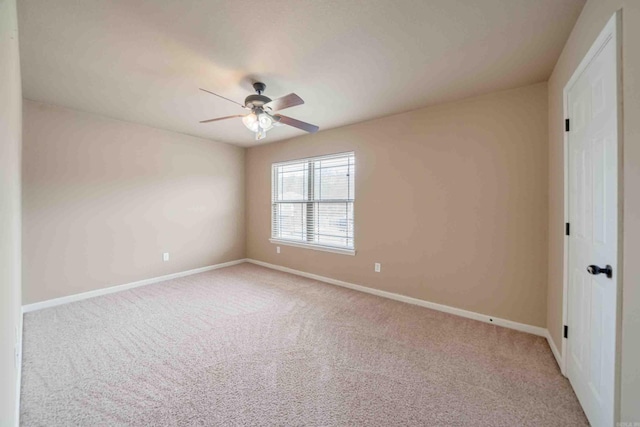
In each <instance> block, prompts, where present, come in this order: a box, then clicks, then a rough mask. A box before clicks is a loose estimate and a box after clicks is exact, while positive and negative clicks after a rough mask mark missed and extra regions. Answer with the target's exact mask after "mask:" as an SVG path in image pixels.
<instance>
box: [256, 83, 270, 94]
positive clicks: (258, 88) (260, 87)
mask: <svg viewBox="0 0 640 427" xmlns="http://www.w3.org/2000/svg"><path fill="white" fill-rule="evenodd" d="M266 88H267V85H266V84H264V83H262V82H254V83H253V89H254V90H255V91H256V92H257V93H258V95H262V92H264V91H265V89H266Z"/></svg>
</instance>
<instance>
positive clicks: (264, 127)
mask: <svg viewBox="0 0 640 427" xmlns="http://www.w3.org/2000/svg"><path fill="white" fill-rule="evenodd" d="M253 88H254V89H255V91H256V94H254V95H249V96H247V97H246V98H245V100H244V105H242V104H240V103H239V102H235V101H233V100H231V99H229V98H225V97H224V96H221V95H218V94H217V93H213V92H210V91H208V90H206V89H200V90H201V91H203V92H207V93H210V94H211V95H215V96H217V97H219V98H222V99H225V100H227V101H231V102H233V103H234V104H238V105H239V106H240V107H242V108H245V109H247V110H251V113H249V114H247V115H244V116H242V115H234V116H226V117H218V118H216V119H209V120H203V121H201V122H200V123H210V122H216V121H219V120H226V119H231V118H236V117H241V118H242V123H243V124H244V125H245V127H246V128H247V129H249V130H250V131H251V132H254V133H255V135H256V140H260V139H264V138H266V136H267V131H268V130H270V129H272V128H273V127H274V126H278V125H281V124H285V125H289V126H293V127H295V128H298V129H302V130H303V131H305V132H309V133H315V132H317V131H318V129H319V127H318V126H316V125H312V124H310V123H305V122H303V121H300V120H296V119H294V118H291V117H287V116H283V115H281V114H272V113H273V112H276V111H280V110H284V109H285V108H289V107H295V106H296V105H301V104H304V101H303V100H302V98H300V97H299V96H298V95H296V94H295V93H290V94H289V95H285V96H283V97H281V98H277V99H274V100H272V99H271V98H269V97H267V96H265V95H263V94H262V93H263V92H264V90H265V89H266V88H267V86H266V85H265V84H264V83H262V82H255V83H254V84H253Z"/></svg>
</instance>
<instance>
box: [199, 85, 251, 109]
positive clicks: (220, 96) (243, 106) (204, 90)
mask: <svg viewBox="0 0 640 427" xmlns="http://www.w3.org/2000/svg"><path fill="white" fill-rule="evenodd" d="M200 90H201V91H203V92H207V93H210V94H211V95H215V96H217V97H218V98H222V99H226V100H227V101H231V102H233V103H234V104H237V105H239V106H241V107H242V108H249V107H247V106H245V105H242V104H240V103H239V102H236V101H234V100H233V99H229V98H225V97H224V96H222V95H218V94H217V93H213V92H211V91H209V90H206V89H202V88H200Z"/></svg>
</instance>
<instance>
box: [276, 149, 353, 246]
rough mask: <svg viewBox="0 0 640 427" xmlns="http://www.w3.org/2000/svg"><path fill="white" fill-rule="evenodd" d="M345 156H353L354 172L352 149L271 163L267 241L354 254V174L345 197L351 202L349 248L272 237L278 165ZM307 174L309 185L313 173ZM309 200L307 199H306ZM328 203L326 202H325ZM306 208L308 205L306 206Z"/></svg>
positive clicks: (311, 182) (312, 179) (306, 224)
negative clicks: (351, 221) (351, 184)
mask: <svg viewBox="0 0 640 427" xmlns="http://www.w3.org/2000/svg"><path fill="white" fill-rule="evenodd" d="M347 156H353V167H354V169H353V171H352V172H351V173H355V152H354V151H345V152H340V153H332V154H325V155H320V156H312V157H303V158H300V159H292V160H286V161H282V162H275V163H272V164H271V226H270V227H271V237H270V238H269V242H271V243H273V244H277V245H283V246H293V247H298V248H304V249H313V250H317V251H324V252H332V253H337V254H343V255H355V254H356V241H355V234H356V220H355V216H356V215H355V203H356V198H355V193H356V190H355V186H356V184H355V176H354V179H353V188H351V189H350V190H351V191H352V193H353V194H352V196H351V198H349V199H345V200H347V203H348V201H350V202H351V203H352V206H353V236H352V238H351V241H352V242H353V246H352V247H351V248H347V247H340V246H331V245H322V244H318V243H311V242H304V241H302V240H290V239H283V238H278V237H274V236H273V235H274V224H275V218H274V214H275V210H274V205H275V203H276V201H275V198H274V196H275V193H274V189H275V177H276V170H277V168H278V167H281V166H286V165H292V164H302V163H305V162H315V161H318V160H329V159H332V158H340V157H347ZM306 173H307V174H308V178H307V179H308V181H307V185H308V186H309V187H312V186H313V183H314V178H315V174H313V172H310V171H308V172H306ZM307 200H309V199H307ZM313 203H322V202H308V203H307V204H308V205H313ZM327 203H328V202H327ZM307 209H308V207H307ZM305 227H306V228H308V223H305Z"/></svg>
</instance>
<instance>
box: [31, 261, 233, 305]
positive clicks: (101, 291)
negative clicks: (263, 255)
mask: <svg viewBox="0 0 640 427" xmlns="http://www.w3.org/2000/svg"><path fill="white" fill-rule="evenodd" d="M243 262H246V260H245V259H237V260H234V261H229V262H223V263H221V264H215V265H209V266H207V267H200V268H194V269H193V270H187V271H180V272H178V273H173V274H167V275H165V276H159V277H153V278H151V279H144V280H139V281H137V282H131V283H125V284H123V285H116V286H109V287H107V288H102V289H96V290H95V291H89V292H83V293H80V294H74V295H69V296H66V297H61V298H54V299H50V300H46V301H40V302H36V303H33V304H27V305H23V306H22V312H23V313H29V312H31V311H36V310H42V309H43V308H49V307H55V306H58V305H62V304H68V303H70V302H75V301H81V300H84V299H88V298H93V297H98V296H101V295H107V294H112V293H115V292H122V291H126V290H127V289H133V288H137V287H139V286H145V285H151V284H153V283H158V282H164V281H165V280H171V279H176V278H178V277H184V276H190V275H192V274H198V273H204V272H205V271H211V270H217V269H218V268H224V267H230V266H232V265H236V264H241V263H243Z"/></svg>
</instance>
